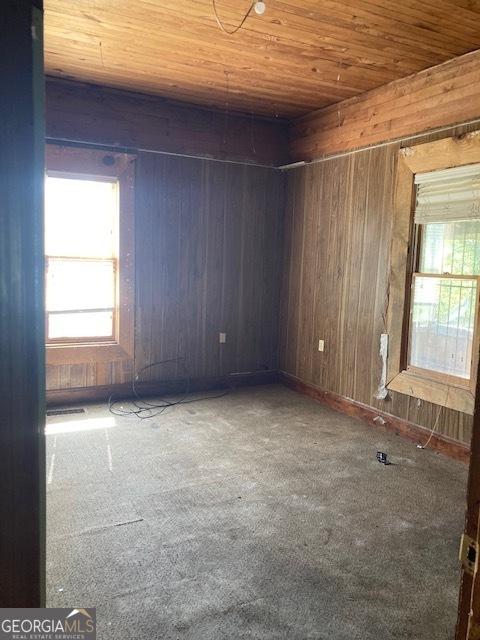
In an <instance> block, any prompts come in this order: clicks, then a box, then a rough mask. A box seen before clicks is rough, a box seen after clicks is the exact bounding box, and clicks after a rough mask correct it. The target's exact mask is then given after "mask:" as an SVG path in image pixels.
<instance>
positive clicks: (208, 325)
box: [47, 153, 284, 389]
mask: <svg viewBox="0 0 480 640" xmlns="http://www.w3.org/2000/svg"><path fill="white" fill-rule="evenodd" d="M283 185H284V175H283V174H282V173H281V172H279V171H277V170H274V169H268V168H261V167H254V166H247V165H236V164H230V163H222V162H215V161H209V160H200V159H190V158H180V157H174V156H163V155H158V154H150V153H139V154H138V159H137V167H136V211H135V220H136V222H135V227H136V228H135V232H136V323H135V324H136V335H135V362H132V361H125V362H123V363H122V362H120V363H112V364H96V365H95V364H93V365H92V364H85V365H82V364H78V365H62V366H49V367H48V369H47V381H48V383H47V388H48V389H59V388H70V387H84V386H96V385H108V384H117V383H123V382H128V381H130V380H131V377H132V373H133V370H134V368H135V370H138V369H139V368H141V367H143V366H145V365H147V364H149V363H151V362H155V361H159V360H164V359H169V358H176V357H184V358H185V364H186V366H187V368H188V371H189V373H190V375H191V376H192V377H201V378H203V377H214V376H218V375H224V374H228V373H232V372H238V371H252V370H257V369H263V368H270V369H275V368H276V367H277V364H278V362H277V340H278V334H277V327H278V315H279V282H280V262H281V242H282V240H281V232H282V223H283V221H282V212H283V202H284V195H283ZM219 332H226V333H227V342H226V344H224V345H220V344H219V336H218V334H219ZM179 374H181V371H178V370H177V369H176V368H175V367H174V366H167V367H163V368H160V367H159V368H157V369H153V370H152V371H151V375H150V376H148V375H147V376H145V377H144V379H146V380H147V379H149V377H150V378H159V379H164V378H174V377H175V376H177V375H179Z"/></svg>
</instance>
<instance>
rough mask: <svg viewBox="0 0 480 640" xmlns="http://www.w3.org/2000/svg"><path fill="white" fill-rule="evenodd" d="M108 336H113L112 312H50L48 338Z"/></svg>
mask: <svg viewBox="0 0 480 640" xmlns="http://www.w3.org/2000/svg"><path fill="white" fill-rule="evenodd" d="M97 336H98V337H100V338H102V337H104V338H110V337H112V336H113V313H112V312H111V311H100V312H98V313H88V312H87V313H50V314H48V339H49V340H58V339H70V338H94V337H97Z"/></svg>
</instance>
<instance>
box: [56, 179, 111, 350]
mask: <svg viewBox="0 0 480 640" xmlns="http://www.w3.org/2000/svg"><path fill="white" fill-rule="evenodd" d="M118 216H119V210H118V181H117V180H111V179H109V180H106V179H102V178H95V179H92V178H83V177H81V176H80V177H77V176H69V175H56V174H55V173H51V174H50V175H47V178H46V184H45V252H46V257H45V262H46V332H47V336H46V339H47V344H48V343H58V342H69V343H71V342H73V343H84V342H95V341H97V342H98V341H102V342H103V341H114V340H115V314H116V291H117V273H118V269H117V263H118V233H117V229H118Z"/></svg>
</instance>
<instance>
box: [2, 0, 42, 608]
mask: <svg viewBox="0 0 480 640" xmlns="http://www.w3.org/2000/svg"><path fill="white" fill-rule="evenodd" d="M0 24H1V25H2V36H1V37H0V59H1V61H2V63H1V65H0V82H1V86H2V98H1V100H0V130H1V136H0V138H1V143H0V202H1V206H0V607H40V606H43V602H44V587H45V585H44V578H45V564H44V563H45V557H44V549H45V519H44V515H45V512H44V507H45V480H44V477H45V476H44V472H45V455H44V440H45V436H44V429H43V426H44V415H45V414H44V409H45V407H44V385H45V372H44V365H43V350H44V349H43V344H44V331H43V216H42V209H43V207H42V203H43V100H42V96H43V68H42V11H41V2H28V1H26V0H4V1H3V2H2V3H0ZM13 52H14V53H13Z"/></svg>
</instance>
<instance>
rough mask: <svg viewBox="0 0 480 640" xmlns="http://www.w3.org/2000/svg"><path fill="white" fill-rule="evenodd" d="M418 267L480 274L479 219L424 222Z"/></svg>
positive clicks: (459, 273) (426, 269) (429, 270)
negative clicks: (439, 222) (438, 222)
mask: <svg viewBox="0 0 480 640" xmlns="http://www.w3.org/2000/svg"><path fill="white" fill-rule="evenodd" d="M419 270H420V271H421V272H422V273H451V274H453V275H466V276H473V275H480V220H468V221H467V220H465V221H460V222H447V223H441V224H437V223H434V224H425V225H422V227H421V247H420V269H419Z"/></svg>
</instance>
